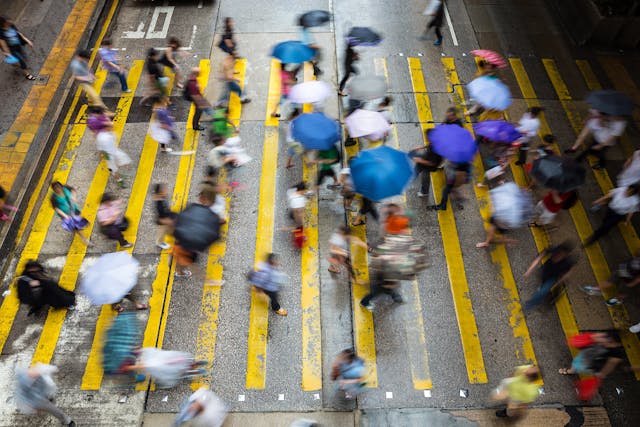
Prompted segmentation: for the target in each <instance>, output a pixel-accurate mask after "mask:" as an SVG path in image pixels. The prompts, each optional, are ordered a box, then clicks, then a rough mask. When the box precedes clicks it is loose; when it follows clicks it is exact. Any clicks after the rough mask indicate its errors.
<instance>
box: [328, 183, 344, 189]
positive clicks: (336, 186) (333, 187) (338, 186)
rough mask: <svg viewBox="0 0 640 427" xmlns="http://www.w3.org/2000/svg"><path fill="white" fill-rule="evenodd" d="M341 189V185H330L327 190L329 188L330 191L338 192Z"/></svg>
mask: <svg viewBox="0 0 640 427" xmlns="http://www.w3.org/2000/svg"><path fill="white" fill-rule="evenodd" d="M340 187H341V185H340V184H329V185H327V188H328V189H329V190H337V189H338V188H340Z"/></svg>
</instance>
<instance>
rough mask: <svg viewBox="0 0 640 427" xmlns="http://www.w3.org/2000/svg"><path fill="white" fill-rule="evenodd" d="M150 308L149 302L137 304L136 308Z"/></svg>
mask: <svg viewBox="0 0 640 427" xmlns="http://www.w3.org/2000/svg"><path fill="white" fill-rule="evenodd" d="M148 309H149V305H148V304H136V310H148Z"/></svg>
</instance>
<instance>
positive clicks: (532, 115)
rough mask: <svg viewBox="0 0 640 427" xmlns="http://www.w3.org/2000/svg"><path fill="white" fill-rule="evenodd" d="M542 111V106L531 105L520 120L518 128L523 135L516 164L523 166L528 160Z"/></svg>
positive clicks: (519, 140)
mask: <svg viewBox="0 0 640 427" xmlns="http://www.w3.org/2000/svg"><path fill="white" fill-rule="evenodd" d="M542 111H544V109H543V108H542V107H531V108H529V109H528V110H527V112H526V113H524V114H523V115H522V117H521V118H520V120H519V121H518V127H517V128H516V129H517V130H518V132H520V133H521V134H522V136H521V137H520V139H518V141H517V142H518V143H519V144H520V147H519V150H518V161H517V162H516V165H519V166H522V165H524V164H525V163H526V162H527V154H529V145H530V144H531V141H532V140H533V138H535V137H536V135H537V134H538V130H539V129H540V119H539V118H538V116H539V115H540V113H541V112H542Z"/></svg>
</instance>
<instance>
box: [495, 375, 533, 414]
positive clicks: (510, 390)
mask: <svg viewBox="0 0 640 427" xmlns="http://www.w3.org/2000/svg"><path fill="white" fill-rule="evenodd" d="M539 379H540V370H539V369H538V367H537V366H533V365H522V366H518V367H517V368H516V369H515V372H514V373H513V376H511V377H509V378H505V379H503V380H502V381H500V385H499V386H498V387H497V388H496V389H495V390H494V391H493V392H492V394H491V399H492V400H494V401H498V402H502V403H506V405H507V407H506V408H504V409H501V410H498V411H496V416H497V417H500V418H505V417H521V416H523V415H524V414H525V413H526V411H527V408H528V407H529V405H530V404H531V403H533V402H535V400H536V399H537V398H538V396H539V395H540V386H539V385H537V384H536V382H537V381H538V380H539Z"/></svg>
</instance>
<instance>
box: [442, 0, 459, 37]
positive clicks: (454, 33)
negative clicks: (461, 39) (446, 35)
mask: <svg viewBox="0 0 640 427" xmlns="http://www.w3.org/2000/svg"><path fill="white" fill-rule="evenodd" d="M444 16H445V17H446V18H447V25H448V26H449V31H450V32H451V40H452V41H453V45H454V46H458V38H457V37H456V32H455V30H454V29H453V24H452V23H451V16H449V9H447V4H446V3H445V4H444Z"/></svg>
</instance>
